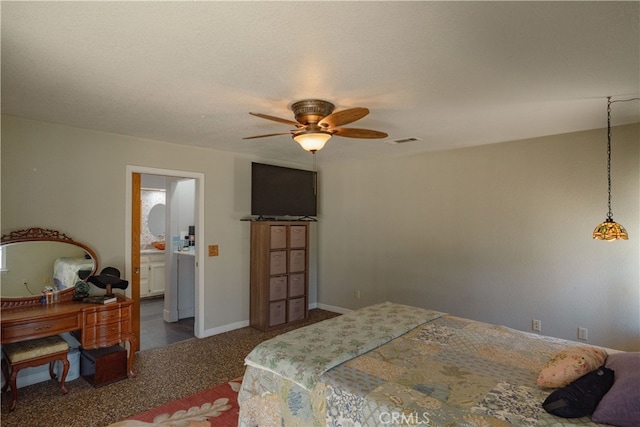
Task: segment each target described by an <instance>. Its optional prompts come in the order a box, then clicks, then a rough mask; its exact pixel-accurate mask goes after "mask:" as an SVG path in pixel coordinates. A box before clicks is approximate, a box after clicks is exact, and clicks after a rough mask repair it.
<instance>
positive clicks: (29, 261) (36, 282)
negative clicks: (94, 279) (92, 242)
mask: <svg viewBox="0 0 640 427" xmlns="http://www.w3.org/2000/svg"><path fill="white" fill-rule="evenodd" d="M0 247H1V249H2V250H1V254H2V291H1V294H0V297H1V298H2V305H3V306H4V305H6V304H8V303H10V302H11V301H12V300H18V301H23V303H24V304H27V302H28V301H30V300H37V301H39V299H40V297H41V292H42V290H43V289H44V288H47V287H48V288H52V289H57V290H59V291H61V294H60V296H61V298H63V299H67V298H68V299H71V298H72V296H73V290H74V287H75V284H76V282H77V281H78V280H80V278H86V277H88V276H90V275H93V274H95V273H96V271H97V269H98V258H97V256H96V254H95V252H94V251H93V249H91V248H90V247H88V246H86V245H84V244H82V243H79V242H76V241H74V240H73V239H71V238H70V237H68V236H67V235H65V234H63V233H60V232H58V231H56V230H50V229H42V228H29V229H26V230H18V231H14V232H11V233H10V234H6V235H4V236H2V242H1V246H0ZM13 303H16V301H13ZM13 303H11V305H13ZM21 304H22V303H21Z"/></svg>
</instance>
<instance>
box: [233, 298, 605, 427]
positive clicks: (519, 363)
mask: <svg viewBox="0 0 640 427" xmlns="http://www.w3.org/2000/svg"><path fill="white" fill-rule="evenodd" d="M414 310H415V309H414ZM354 313H357V312H354ZM350 314H351V313H350ZM340 317H342V316H340ZM338 318H339V317H338ZM338 318H335V319H338ZM332 320H333V319H332ZM323 323H324V322H322V323H319V324H317V325H322V324H323ZM320 328H321V326H320ZM303 329H306V328H303ZM326 332H327V333H326V335H325V337H326V339H328V340H330V339H331V338H332V336H333V335H332V333H330V332H329V331H328V330H327V331H326ZM285 335H288V334H285ZM310 337H315V336H314V335H311V336H308V337H307V338H306V339H307V340H309V338H310ZM325 344H326V343H325ZM570 345H575V343H572V342H570V341H565V340H560V339H556V338H550V337H542V336H538V335H534V334H529V333H524V332H520V331H515V330H512V329H509V328H505V327H501V326H494V325H489V324H486V323H481V322H476V321H472V320H469V319H464V318H460V317H455V316H450V315H442V316H434V318H433V319H432V320H430V321H429V322H427V323H422V324H420V325H418V326H417V327H415V328H413V329H412V330H410V331H409V332H407V333H405V334H403V335H402V336H399V337H397V338H395V339H391V340H389V341H388V342H387V343H385V344H382V345H379V346H376V347H374V348H373V349H371V350H370V351H368V352H366V353H364V354H361V355H359V356H356V357H352V358H350V359H349V360H346V361H344V362H343V363H340V364H339V365H336V366H335V367H333V368H332V369H330V370H328V371H326V372H324V373H322V372H321V373H319V374H318V376H317V378H316V381H315V382H313V383H309V385H313V387H311V388H309V387H302V386H301V384H298V383H297V382H296V381H292V380H291V379H287V378H285V377H284V376H282V375H280V374H279V373H276V372H275V371H273V370H263V369H260V368H258V367H255V366H249V367H248V368H247V371H246V373H245V376H244V380H243V384H242V388H241V390H240V394H239V396H238V399H239V403H240V418H239V425H240V426H256V425H260V426H266V425H287V426H288V425H295V426H324V425H326V426H382V425H391V426H418V425H427V426H456V427H481V426H482V427H488V426H509V425H512V426H523V427H528V426H536V427H548V426H564V425H583V426H596V425H598V424H596V423H592V422H591V421H590V420H589V418H588V417H585V418H578V419H564V418H559V417H555V416H553V415H550V414H548V413H546V412H545V411H544V409H542V406H541V403H542V402H543V401H544V399H545V398H546V397H547V395H548V394H549V393H550V391H551V390H548V389H546V390H545V389H541V388H539V387H538V386H537V385H536V378H537V376H538V373H539V372H540V370H541V369H542V367H543V366H544V364H545V362H546V361H547V360H548V359H549V357H550V356H551V355H552V354H553V353H555V352H557V351H558V350H560V349H561V348H563V347H566V346H570ZM286 353H287V351H286V350H285V354H286ZM290 355H291V356H292V359H295V358H296V357H298V354H290ZM308 356H309V357H313V356H314V353H313V352H311V353H309V354H308ZM263 357H265V358H267V359H268V357H267V356H263Z"/></svg>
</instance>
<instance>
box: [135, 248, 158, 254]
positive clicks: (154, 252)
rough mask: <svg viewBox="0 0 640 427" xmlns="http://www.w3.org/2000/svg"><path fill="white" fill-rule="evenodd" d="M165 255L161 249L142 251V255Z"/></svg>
mask: <svg viewBox="0 0 640 427" xmlns="http://www.w3.org/2000/svg"><path fill="white" fill-rule="evenodd" d="M163 253H164V251H161V250H160V249H156V248H148V249H141V250H140V254H141V255H154V254H163Z"/></svg>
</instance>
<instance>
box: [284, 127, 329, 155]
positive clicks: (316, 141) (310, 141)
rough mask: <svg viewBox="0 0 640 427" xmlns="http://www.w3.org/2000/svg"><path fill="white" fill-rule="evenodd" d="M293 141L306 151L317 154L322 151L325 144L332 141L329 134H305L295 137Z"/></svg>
mask: <svg viewBox="0 0 640 427" xmlns="http://www.w3.org/2000/svg"><path fill="white" fill-rule="evenodd" d="M293 139H294V140H295V141H296V142H297V143H298V144H300V146H301V147H302V148H304V149H305V150H307V151H310V152H312V153H315V152H316V151H320V150H322V147H324V144H326V143H327V141H328V140H329V139H331V134H330V133H327V132H304V133H300V134H298V135H293Z"/></svg>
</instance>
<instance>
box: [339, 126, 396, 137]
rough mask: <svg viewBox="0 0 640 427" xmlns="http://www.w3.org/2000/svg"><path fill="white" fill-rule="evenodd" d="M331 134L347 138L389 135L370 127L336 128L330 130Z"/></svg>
mask: <svg viewBox="0 0 640 427" xmlns="http://www.w3.org/2000/svg"><path fill="white" fill-rule="evenodd" d="M330 131H331V133H332V134H334V135H338V136H344V137H347V138H373V139H375V138H386V137H387V136H389V135H388V134H386V133H384V132H378V131H377V130H370V129H355V128H336V129H331V130H330Z"/></svg>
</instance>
